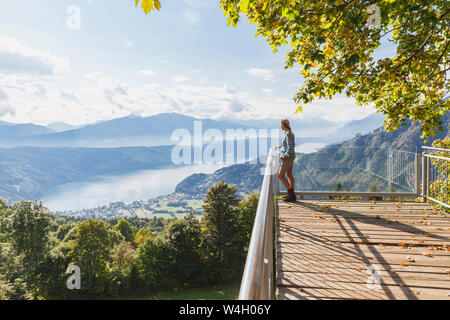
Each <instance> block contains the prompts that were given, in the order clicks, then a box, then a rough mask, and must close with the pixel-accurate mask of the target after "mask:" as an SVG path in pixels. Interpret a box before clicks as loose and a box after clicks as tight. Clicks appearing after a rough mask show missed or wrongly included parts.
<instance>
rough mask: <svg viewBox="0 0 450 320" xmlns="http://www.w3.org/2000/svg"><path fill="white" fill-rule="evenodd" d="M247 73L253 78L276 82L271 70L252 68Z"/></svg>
mask: <svg viewBox="0 0 450 320" xmlns="http://www.w3.org/2000/svg"><path fill="white" fill-rule="evenodd" d="M246 72H247V73H249V74H251V75H253V76H256V77H259V78H263V79H264V80H266V81H275V76H274V75H273V73H272V71H271V70H269V69H261V68H250V69H248V70H247V71H246Z"/></svg>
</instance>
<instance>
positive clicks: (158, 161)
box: [0, 113, 382, 201]
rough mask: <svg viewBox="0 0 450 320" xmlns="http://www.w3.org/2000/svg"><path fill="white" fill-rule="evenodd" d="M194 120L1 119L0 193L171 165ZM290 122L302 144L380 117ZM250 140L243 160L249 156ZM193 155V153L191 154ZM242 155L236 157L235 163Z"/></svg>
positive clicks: (15, 194)
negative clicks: (178, 133)
mask: <svg viewBox="0 0 450 320" xmlns="http://www.w3.org/2000/svg"><path fill="white" fill-rule="evenodd" d="M196 120H199V119H195V118H193V117H189V116H185V115H181V114H177V113H165V114H159V115H156V116H151V117H139V116H133V115H131V116H127V117H123V118H118V119H113V120H109V121H103V122H98V123H95V124H90V125H86V126H83V127H80V128H75V127H73V126H71V125H67V124H64V123H53V124H51V125H49V126H41V125H36V124H13V123H8V122H5V121H0V172H1V176H0V195H1V196H2V197H3V198H6V199H7V200H9V201H17V200H20V199H39V198H40V197H41V196H42V195H43V194H45V193H46V192H47V191H48V190H49V189H52V188H54V187H55V186H59V185H63V184H67V183H71V182H76V181H79V180H80V179H87V178H90V177H95V176H99V175H120V174H124V173H131V172H137V171H139V170H150V169H159V168H164V167H169V166H170V167H172V166H174V163H172V159H171V151H172V149H173V145H174V144H175V142H174V141H172V140H171V139H170V138H171V135H172V132H173V131H174V130H176V129H180V128H181V129H185V130H188V131H189V132H191V133H193V130H194V121H196ZM291 122H292V128H293V130H295V133H296V136H297V139H296V140H297V145H300V144H302V143H306V142H320V143H321V145H324V144H327V143H330V142H336V141H341V139H342V140H344V139H345V138H346V136H354V135H355V134H356V133H364V132H366V131H367V130H371V129H372V128H378V127H380V126H381V124H382V117H380V116H378V115H370V116H368V117H366V118H364V119H361V120H357V121H352V122H350V123H348V124H342V123H336V122H331V121H326V120H320V119H313V120H292V121H291ZM278 127H279V120H278V119H266V120H253V121H252V120H249V121H246V120H239V121H235V120H233V121H232V120H211V119H203V120H202V130H203V132H205V131H206V130H208V129H218V130H219V131H221V132H222V133H223V134H224V135H225V132H226V130H227V129H243V130H247V129H277V128H278ZM331 137H332V138H331ZM248 143H249V142H248V141H247V147H246V154H245V159H249V158H248ZM205 144H207V142H205ZM130 146H133V147H130ZM134 146H136V147H134ZM224 150H226V148H225V143H224ZM264 152H267V150H262V154H266V153H264ZM191 153H192V154H191V157H192V156H193V154H194V152H191ZM260 153H261V150H260ZM236 157H237V155H236ZM245 159H237V158H236V160H235V162H234V163H242V162H245V161H246V160H245ZM225 172H226V171H225ZM242 177H245V176H242ZM242 177H241V178H242ZM241 180H242V179H241ZM233 181H234V180H233V179H231V180H230V182H233ZM243 182H244V181H241V183H243ZM174 183H175V184H176V183H178V181H176V182H174ZM193 190H194V189H193Z"/></svg>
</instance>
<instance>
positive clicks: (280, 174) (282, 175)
mask: <svg viewBox="0 0 450 320" xmlns="http://www.w3.org/2000/svg"><path fill="white" fill-rule="evenodd" d="M285 174H286V171H285V170H283V167H281V168H280V169H279V170H278V174H277V177H278V179H280V181H281V183H283V185H284V187H285V188H286V190H288V189H289V181H288V180H287V179H286V178H285V177H284V175H285Z"/></svg>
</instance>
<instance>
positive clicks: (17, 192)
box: [0, 146, 173, 202]
mask: <svg viewBox="0 0 450 320" xmlns="http://www.w3.org/2000/svg"><path fill="white" fill-rule="evenodd" d="M172 148H173V146H158V147H150V148H145V147H126V148H115V149H106V148H99V149H96V148H36V147H15V148H0V172H1V175H0V197H1V198H4V199H7V200H9V201H11V202H12V201H17V200H20V199H39V198H41V196H42V195H43V194H44V193H45V192H46V190H48V189H49V188H52V187H55V186H57V185H59V184H65V183H69V182H74V181H79V180H81V179H84V178H89V177H92V176H99V175H117V174H125V173H129V172H134V171H139V170H147V169H148V170H150V169H158V168H163V167H169V166H173V163H172V161H171V150H172Z"/></svg>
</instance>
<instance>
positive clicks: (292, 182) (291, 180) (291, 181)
mask: <svg viewBox="0 0 450 320" xmlns="http://www.w3.org/2000/svg"><path fill="white" fill-rule="evenodd" d="M287 177H288V179H289V188H291V189H294V186H295V179H294V175H293V173H292V167H291V168H290V169H289V170H288V171H287Z"/></svg>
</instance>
